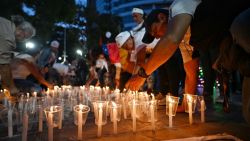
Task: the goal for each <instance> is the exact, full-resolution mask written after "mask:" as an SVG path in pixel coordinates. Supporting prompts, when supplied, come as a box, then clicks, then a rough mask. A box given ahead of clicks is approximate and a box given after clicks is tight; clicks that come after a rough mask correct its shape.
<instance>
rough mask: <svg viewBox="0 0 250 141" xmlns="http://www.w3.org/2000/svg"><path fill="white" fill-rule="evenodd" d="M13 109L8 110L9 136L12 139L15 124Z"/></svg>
mask: <svg viewBox="0 0 250 141" xmlns="http://www.w3.org/2000/svg"><path fill="white" fill-rule="evenodd" d="M12 113H13V111H12V109H11V108H9V110H8V136H9V137H12V136H13V122H12Z"/></svg>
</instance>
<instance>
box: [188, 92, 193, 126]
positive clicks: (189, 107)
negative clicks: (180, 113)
mask: <svg viewBox="0 0 250 141" xmlns="http://www.w3.org/2000/svg"><path fill="white" fill-rule="evenodd" d="M187 100H188V113H189V124H193V112H192V97H191V96H189V95H187Z"/></svg>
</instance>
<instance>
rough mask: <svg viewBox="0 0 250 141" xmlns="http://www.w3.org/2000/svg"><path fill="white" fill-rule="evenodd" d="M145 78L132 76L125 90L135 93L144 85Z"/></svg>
mask: <svg viewBox="0 0 250 141" xmlns="http://www.w3.org/2000/svg"><path fill="white" fill-rule="evenodd" d="M145 80H146V78H143V77H140V76H138V75H134V76H132V77H131V78H130V79H129V81H128V82H127V83H126V89H129V90H132V91H137V90H139V89H140V87H141V86H142V85H143V84H144V82H145Z"/></svg>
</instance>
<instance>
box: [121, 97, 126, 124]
mask: <svg viewBox="0 0 250 141" xmlns="http://www.w3.org/2000/svg"><path fill="white" fill-rule="evenodd" d="M122 107H123V116H124V119H127V109H126V103H125V96H123V97H122Z"/></svg>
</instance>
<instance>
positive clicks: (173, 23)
mask: <svg viewBox="0 0 250 141" xmlns="http://www.w3.org/2000/svg"><path fill="white" fill-rule="evenodd" d="M249 7H250V2H248V1H247V0H238V1H235V0H221V1H218V0H185V1H184V0H175V1H174V2H173V3H172V5H171V6H170V7H169V9H153V10H152V11H151V12H150V13H149V14H148V15H146V14H145V12H144V11H143V9H140V8H133V9H132V13H131V15H132V17H131V18H133V20H134V21H135V23H136V24H137V25H136V27H134V28H133V29H131V30H128V31H122V32H120V33H119V34H118V35H117V36H116V38H115V42H116V43H115V44H113V45H111V46H110V48H109V49H112V50H113V51H114V50H115V51H116V52H117V53H118V59H116V61H115V62H114V61H111V60H112V59H111V58H110V56H109V55H105V54H104V53H103V52H102V50H100V51H99V50H94V49H92V50H89V53H88V57H87V60H82V59H80V60H75V61H73V62H72V63H71V66H68V65H64V64H60V63H57V62H56V59H57V53H58V47H59V46H60V44H59V42H58V41H55V40H54V41H52V42H51V43H50V47H47V48H44V49H42V50H41V51H39V52H37V53H36V54H21V53H15V54H14V52H13V51H14V47H15V41H18V40H24V39H28V38H30V37H32V36H33V35H34V34H35V29H34V27H33V26H32V25H31V24H30V23H29V22H27V21H25V20H23V19H21V20H20V17H19V18H18V20H12V21H10V20H7V19H4V18H0V66H1V67H0V74H1V82H2V83H1V84H2V87H3V88H6V89H8V90H10V92H11V93H12V94H15V93H17V92H18V91H20V90H23V91H30V90H32V91H41V89H42V88H43V87H44V86H45V87H47V88H52V87H53V85H63V84H71V85H85V86H86V87H88V86H90V85H96V86H97V85H99V86H101V87H104V86H109V87H111V88H113V89H115V88H119V89H120V90H124V89H125V88H126V89H130V90H142V91H145V90H146V91H148V93H151V92H154V93H155V95H157V96H156V97H157V99H159V102H161V101H162V103H165V101H164V98H165V95H167V94H171V95H174V96H180V94H183V93H189V94H194V95H195V94H197V83H198V69H199V66H202V68H203V71H204V80H205V83H204V89H203V92H202V93H200V94H201V95H203V96H204V97H205V99H206V100H208V101H209V99H210V98H211V97H212V94H213V86H214V83H215V80H216V79H218V80H219V82H220V84H221V87H220V93H221V95H222V96H223V98H224V104H223V108H224V111H225V112H229V102H228V97H229V94H230V93H233V92H232V91H230V90H232V89H233V86H232V85H230V84H232V82H233V80H238V79H239V78H240V79H242V78H243V79H244V80H241V81H243V84H241V81H238V82H237V83H238V85H240V86H241V85H243V89H242V95H243V115H244V117H245V119H246V121H247V122H250V98H249V95H250V93H249V92H250V91H249V76H250V58H249V56H250V55H249V53H250V43H249V41H250V40H249V37H250V26H249V25H250V9H249ZM14 21H18V22H14ZM110 55H111V54H110ZM87 64H88V65H87ZM238 72H240V75H241V77H239V75H237V76H238V77H236V78H237V79H232V78H234V77H232V76H235V75H233V73H234V74H238ZM145 81H146V83H145ZM230 82H231V83H230ZM38 84H42V86H41V85H38ZM16 87H17V88H18V89H17V88H16ZM26 89H28V90H26ZM180 89H181V90H182V92H180V91H179V90H180ZM238 90H241V88H238ZM183 111H184V107H183V106H182V104H180V105H179V107H178V112H183Z"/></svg>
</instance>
